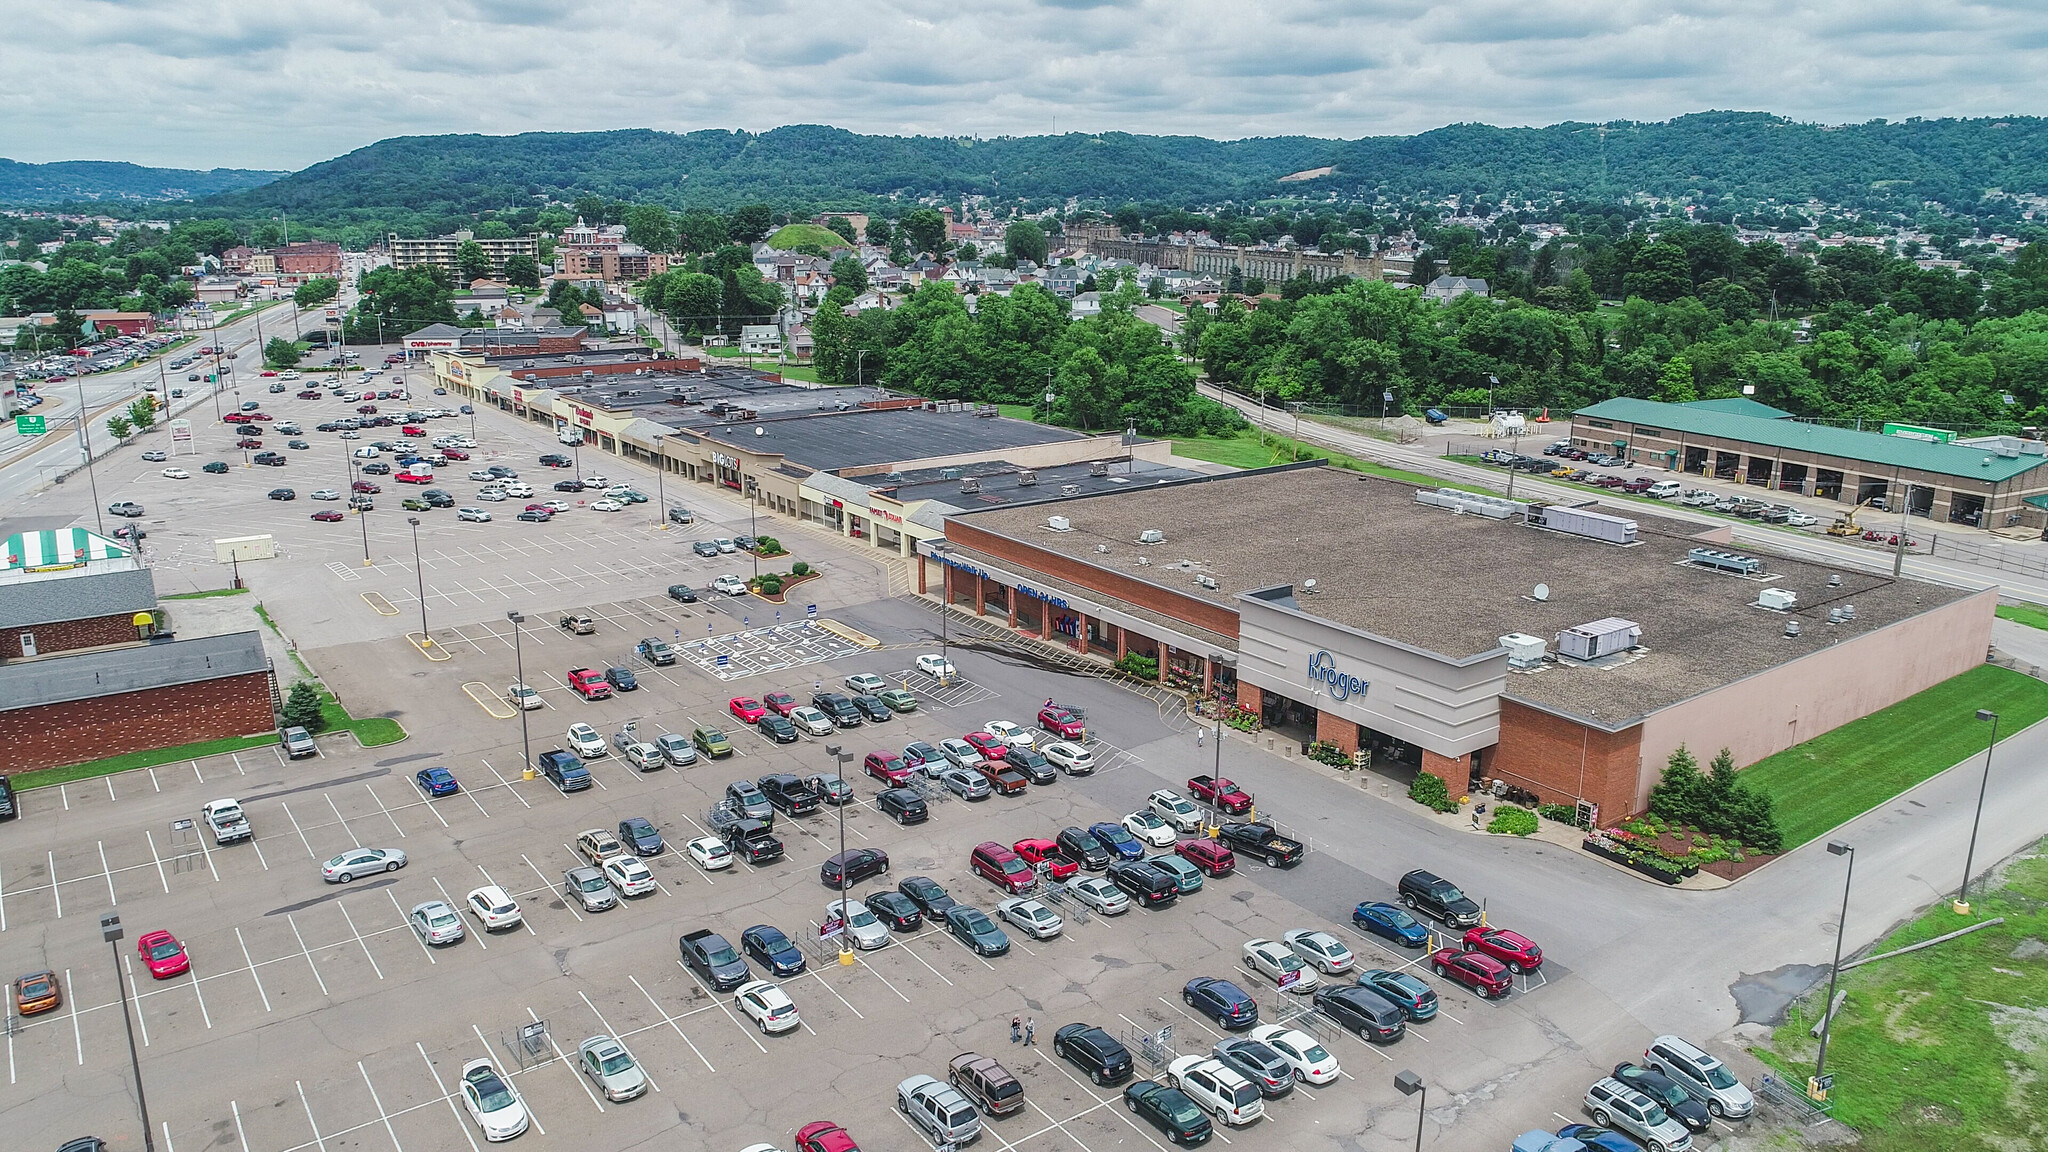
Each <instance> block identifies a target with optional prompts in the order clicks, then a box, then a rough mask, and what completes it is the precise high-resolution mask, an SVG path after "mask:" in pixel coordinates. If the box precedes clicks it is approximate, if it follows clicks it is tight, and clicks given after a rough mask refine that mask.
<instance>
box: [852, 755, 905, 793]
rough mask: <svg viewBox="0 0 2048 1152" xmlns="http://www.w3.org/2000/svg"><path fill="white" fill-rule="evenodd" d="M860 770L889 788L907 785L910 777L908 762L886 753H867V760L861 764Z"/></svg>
mask: <svg viewBox="0 0 2048 1152" xmlns="http://www.w3.org/2000/svg"><path fill="white" fill-rule="evenodd" d="M861 770H862V771H863V772H866V773H867V774H868V775H870V776H873V777H874V778H875V779H877V780H880V781H881V782H882V783H884V784H887V785H888V786H889V787H891V788H895V787H899V786H901V785H903V784H907V783H909V782H910V777H911V775H912V773H911V770H910V764H909V762H908V761H906V760H904V759H903V757H901V756H892V755H890V754H889V753H887V752H870V753H868V758H867V759H866V760H864V761H862V762H861Z"/></svg>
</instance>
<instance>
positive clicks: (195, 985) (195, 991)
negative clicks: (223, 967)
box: [135, 948, 213, 1030]
mask: <svg viewBox="0 0 2048 1152" xmlns="http://www.w3.org/2000/svg"><path fill="white" fill-rule="evenodd" d="M191 967H192V951H191V949H189V948H188V949H186V951H185V969H186V971H187V972H190V971H191ZM199 983H200V978H199V977H198V976H196V975H195V976H193V977H192V995H193V996H194V997H196V998H197V999H198V1000H199V1018H200V1019H202V1020H204V1021H206V1027H207V1028H208V1029H209V1030H210V1029H212V1027H213V1016H212V1014H210V1013H209V1012H207V1010H206V997H205V996H203V995H201V994H200V991H199ZM135 1002H136V1004H138V1005H140V1004H141V1003H142V1001H141V1000H140V999H139V998H138V999H137V1000H136V1001H135ZM137 1015H141V1013H139V1012H138V1013H137Z"/></svg>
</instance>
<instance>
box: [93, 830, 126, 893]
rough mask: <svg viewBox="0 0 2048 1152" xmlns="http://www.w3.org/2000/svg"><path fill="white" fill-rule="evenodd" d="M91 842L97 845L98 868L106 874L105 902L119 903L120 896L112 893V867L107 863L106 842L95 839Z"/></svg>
mask: <svg viewBox="0 0 2048 1152" xmlns="http://www.w3.org/2000/svg"><path fill="white" fill-rule="evenodd" d="M93 843H95V844H97V845H99V849H100V870H101V871H102V872H105V873H106V875H107V903H109V904H114V905H119V904H120V903H121V900H120V897H118V896H115V895H114V869H113V868H112V867H111V866H110V865H108V863H107V842H106V841H104V840H95V841H94V842H93Z"/></svg>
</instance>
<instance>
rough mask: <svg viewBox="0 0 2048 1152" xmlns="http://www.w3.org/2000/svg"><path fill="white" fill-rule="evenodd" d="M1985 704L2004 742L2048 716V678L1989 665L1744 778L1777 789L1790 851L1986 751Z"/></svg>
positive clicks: (1774, 759)
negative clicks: (1980, 717)
mask: <svg viewBox="0 0 2048 1152" xmlns="http://www.w3.org/2000/svg"><path fill="white" fill-rule="evenodd" d="M1979 708H1989V709H1990V710H1992V711H1993V712H1996V713H1998V715H1999V717H2000V719H1999V722H1998V733H1999V738H2000V739H2001V740H2003V739H2005V738H2007V737H2009V736H2012V735H2013V734H2015V733H2017V732H2018V731H2019V730H2020V729H2022V728H2025V727H2027V726H2028V725H2031V724H2033V723H2035V722H2036V721H2038V720H2040V719H2042V718H2043V717H2044V716H2048V684H2044V683H2042V682H2041V681H2039V680H2036V679H2034V678H2033V677H2031V676H2023V675H2021V674H2020V673H2018V672H2014V671H2011V670H2010V669H2006V668H1999V667H1996V666H1994V665H1990V664H1984V665H1980V666H1978V667H1976V668H1972V669H1970V670H1969V671H1968V672H1965V673H1963V674H1962V675H1960V676H1957V677H1955V678H1953V679H1950V680H1946V681H1943V682H1942V683H1940V684H1936V685H1935V686H1934V687H1932V688H1929V689H1927V690H1926V691H1924V692H1920V693H1917V694H1915V695H1913V696H1909V697H1907V698H1906V699H1904V700H1901V701H1899V702H1898V703H1897V704H1894V705H1892V706H1891V707H1889V708H1886V709H1884V710H1883V711H1880V712H1873V713H1871V714H1870V715H1868V716H1865V717H1864V718H1862V719H1861V720H1856V721H1853V722H1851V723H1848V724H1844V725H1842V726H1841V727H1840V728H1837V729H1835V730H1834V731H1832V732H1829V733H1827V734H1826V735H1824V736H1818V737H1815V738H1814V739H1812V740H1808V741H1807V742H1806V743H1804V744H1799V745H1795V746H1794V747H1791V748H1787V749H1785V750H1784V751H1783V752H1780V753H1778V754H1777V755H1775V756H1769V757H1766V758H1765V759H1763V760H1759V761H1758V762H1757V763H1755V764H1753V765H1751V766H1750V767H1748V768H1745V769H1743V771H1742V779H1743V782H1744V783H1747V784H1749V785H1751V786H1753V787H1757V788H1761V789H1763V790H1764V791H1765V792H1766V793H1768V794H1769V795H1770V797H1771V801H1772V803H1773V804H1775V805H1776V807H1777V813H1778V825H1779V827H1780V828H1782V829H1783V830H1784V833H1785V850H1786V851H1788V852H1789V851H1791V850H1792V849H1794V848H1797V847H1798V846H1799V845H1801V844H1804V843H1806V842H1807V841H1809V840H1814V839H1818V838H1819V837H1821V836H1824V835H1826V834H1827V833H1828V831H1829V830H1830V829H1833V828H1834V827H1836V826H1837V825H1839V824H1841V823H1842V822H1843V821H1845V820H1849V819H1851V818H1853V817H1855V816H1859V815H1861V814H1862V813H1864V812H1867V811H1869V810H1870V809H1872V808H1875V807H1877V806H1878V805H1879V804H1882V803H1884V802H1885V801H1887V800H1890V799H1891V798H1892V797H1894V796H1897V795H1898V794H1899V793H1901V792H1904V791H1905V790H1906V789H1908V788H1911V787H1912V786H1914V785H1915V784H1918V783H1920V782H1921V781H1922V780H1926V779H1927V778H1929V777H1931V776H1933V775H1935V774H1936V773H1938V772H1942V771H1945V770H1947V769H1948V768H1951V767H1953V766H1954V765H1956V764H1958V763H1960V762H1962V761H1964V760H1967V759H1969V758H1970V757H1972V756H1981V755H1983V753H1984V746H1985V742H1986V741H1987V740H1988V739H1989V738H1990V736H1991V726H1990V725H1988V724H1983V723H1980V722H1979V721H1978V720H1977V718H1976V711H1977V709H1979ZM2008 767H2010V765H2008Z"/></svg>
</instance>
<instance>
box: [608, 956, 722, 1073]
mask: <svg viewBox="0 0 2048 1152" xmlns="http://www.w3.org/2000/svg"><path fill="white" fill-rule="evenodd" d="M626 979H628V980H631V981H632V982H633V987H635V988H638V989H640V994H641V995H642V996H645V997H647V1002H648V1003H649V1004H651V1005H653V1006H654V1010H655V1011H656V1012H659V1013H660V1014H661V1019H662V1022H663V1023H664V1024H667V1025H668V1026H669V1027H671V1028H673V1029H675V1032H676V1035H678V1036H681V1037H682V1038H683V1043H685V1044H688V1045H689V1046H690V1051H692V1052H695V1053H697V1059H699V1060H703V1061H704V1068H705V1070H706V1071H708V1072H717V1071H718V1069H716V1068H713V1067H712V1066H711V1061H710V1060H709V1059H707V1058H706V1057H705V1055H704V1053H703V1052H702V1051H701V1050H699V1049H698V1047H697V1045H696V1044H695V1043H694V1042H693V1041H692V1040H691V1039H690V1034H689V1033H687V1032H685V1031H683V1026H682V1025H681V1024H679V1023H677V1022H676V1017H674V1016H671V1015H669V1014H668V1009H666V1008H663V1007H662V1006H661V1001H659V1000H656V999H655V998H654V993H652V992H649V991H648V990H647V989H646V987H645V986H643V985H642V984H641V983H640V978H639V977H637V976H635V975H633V974H632V973H631V972H628V973H626Z"/></svg>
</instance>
